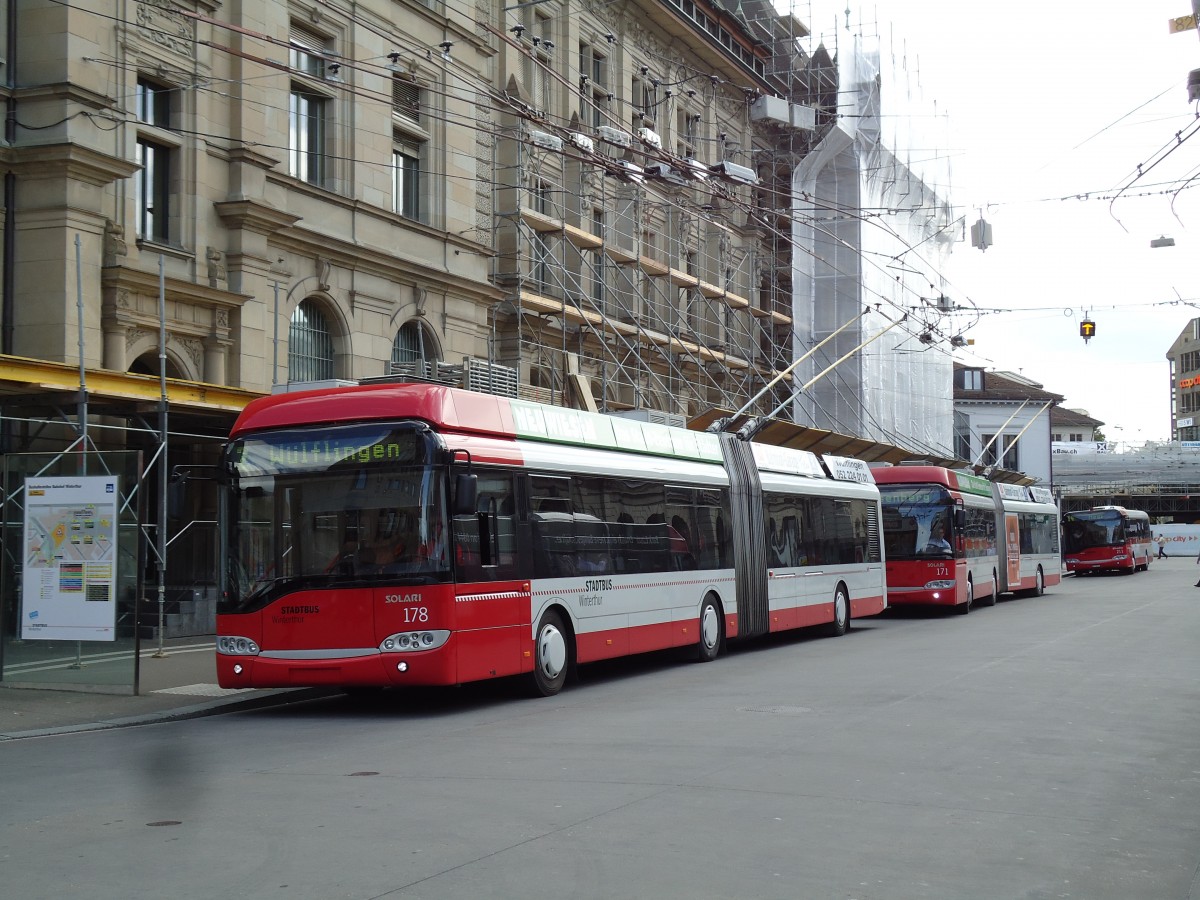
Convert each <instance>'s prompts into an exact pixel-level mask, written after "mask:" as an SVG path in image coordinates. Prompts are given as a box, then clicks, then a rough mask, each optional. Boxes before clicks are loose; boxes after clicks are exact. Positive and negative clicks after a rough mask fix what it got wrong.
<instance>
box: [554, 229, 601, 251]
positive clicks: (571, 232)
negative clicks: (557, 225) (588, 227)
mask: <svg viewBox="0 0 1200 900" xmlns="http://www.w3.org/2000/svg"><path fill="white" fill-rule="evenodd" d="M563 234H564V235H566V238H567V240H568V241H570V242H571V243H572V244H574V245H575V246H576V247H578V248H579V249H580V250H599V249H600V248H601V247H603V246H604V238H602V237H599V236H597V235H594V234H592V233H591V232H590V231H584V230H583V229H582V228H576V227H575V226H574V225H563Z"/></svg>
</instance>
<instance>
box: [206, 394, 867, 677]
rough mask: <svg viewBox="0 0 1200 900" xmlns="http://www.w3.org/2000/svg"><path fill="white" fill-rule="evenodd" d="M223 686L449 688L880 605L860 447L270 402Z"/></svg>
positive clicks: (376, 400) (387, 406) (249, 464)
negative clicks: (844, 453) (813, 449)
mask: <svg viewBox="0 0 1200 900" xmlns="http://www.w3.org/2000/svg"><path fill="white" fill-rule="evenodd" d="M220 477H221V479H222V480H223V482H224V485H223V489H222V491H221V497H222V501H221V510H220V520H221V523H222V526H221V527H222V539H221V541H220V544H219V546H220V548H221V550H220V552H221V555H222V558H221V559H220V560H219V561H218V563H219V566H220V571H222V572H224V573H226V577H225V583H224V586H223V594H222V599H221V605H220V609H219V612H218V616H217V635H218V636H217V671H218V677H219V681H220V683H221V685H222V686H223V687H227V688H237V687H281V686H293V685H337V686H342V687H347V688H350V687H355V686H364V687H366V686H375V687H383V686H405V685H452V684H460V683H464V682H470V681H477V680H482V679H489V678H497V677H501V676H510V675H521V674H524V675H526V676H527V677H528V678H529V680H530V683H531V685H532V687H533V688H534V690H535V691H536V693H540V694H543V695H550V694H554V693H556V692H557V691H559V690H560V689H561V688H562V686H563V684H564V682H565V680H566V677H567V675H568V673H569V672H570V671H571V670H572V669H573V667H574V666H575V665H576V664H579V663H587V662H591V661H594V660H600V659H605V658H611V657H619V656H624V655H627V654H633V653H641V652H645V651H651V650H657V649H662V648H667V647H689V646H690V647H693V648H695V651H696V655H697V657H698V658H699V659H701V660H710V659H713V658H715V657H716V656H717V655H718V654H719V653H720V651H721V649H722V647H723V644H724V641H725V639H726V638H747V637H754V636H757V635H763V634H767V633H769V632H774V631H781V630H784V629H790V628H801V627H805V626H813V625H824V626H825V627H826V628H827V629H828V630H829V631H830V632H831V633H833V634H841V633H842V632H844V631H845V630H846V629H847V627H848V626H849V623H850V618H851V617H852V616H853V617H857V616H864V615H871V614H874V613H879V612H881V611H882V610H883V609H884V607H885V606H886V602H887V601H886V595H885V589H884V574H883V560H882V554H881V542H880V539H879V534H880V531H879V522H880V508H879V492H878V490H877V489H876V488H875V485H874V484H873V482H872V479H871V476H870V472H869V470H868V469H867V467H866V465H865V464H864V463H862V462H861V461H858V460H851V459H840V458H834V457H825V458H824V459H821V458H818V457H817V456H815V455H813V454H812V453H808V452H804V451H797V450H787V449H782V448H779V447H773V446H766V445H760V444H753V443H747V442H745V441H743V440H741V439H739V438H737V437H736V436H734V435H715V434H705V433H699V432H694V431H688V430H686V429H680V428H669V427H666V426H663V425H658V424H653V423H644V422H637V421H633V420H629V419H623V418H618V417H615V416H607V415H597V414H594V413H586V412H581V411H578V410H571V409H563V408H559V407H552V406H543V405H539V404H535V403H527V402H523V401H520V400H515V399H506V398H503V397H497V396H492V395H485V394H477V393H472V392H469V391H463V390H458V389H455V388H449V387H443V386H440V385H425V384H376V385H360V386H353V387H341V388H332V389H326V390H316V391H303V392H299V393H289V394H282V395H277V396H272V397H267V398H262V399H260V400H256V401H254V402H253V403H251V404H250V405H249V406H247V407H246V409H245V411H244V412H243V413H242V415H241V416H240V417H239V419H238V421H237V423H236V425H235V426H234V429H233V432H232V434H231V436H230V440H229V443H228V444H227V445H226V448H225V451H224V457H223V464H222V472H221V476H220Z"/></svg>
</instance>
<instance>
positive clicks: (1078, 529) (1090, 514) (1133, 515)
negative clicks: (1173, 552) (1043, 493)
mask: <svg viewBox="0 0 1200 900" xmlns="http://www.w3.org/2000/svg"><path fill="white" fill-rule="evenodd" d="M1063 551H1064V552H1065V554H1066V562H1067V571H1068V572H1074V573H1075V574H1076V575H1089V574H1091V573H1092V572H1121V573H1122V574H1125V575H1130V574H1132V573H1134V572H1137V571H1139V570H1143V571H1144V570H1146V569H1149V568H1150V560H1151V559H1152V558H1153V557H1154V552H1153V550H1152V548H1151V544H1150V516H1149V515H1148V514H1147V513H1145V512H1143V511H1142V510H1140V509H1126V508H1125V507H1123V506H1094V507H1092V508H1091V509H1089V510H1083V511H1080V512H1073V513H1067V514H1066V515H1065V516H1063Z"/></svg>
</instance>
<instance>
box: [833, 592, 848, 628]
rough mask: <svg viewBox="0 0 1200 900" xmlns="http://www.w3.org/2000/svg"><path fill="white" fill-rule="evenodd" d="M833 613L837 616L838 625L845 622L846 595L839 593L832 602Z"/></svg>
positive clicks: (840, 625) (842, 624)
mask: <svg viewBox="0 0 1200 900" xmlns="http://www.w3.org/2000/svg"><path fill="white" fill-rule="evenodd" d="M833 614H834V615H835V616H837V623H838V627H839V628H841V627H843V626H844V625H845V624H846V595H845V594H842V593H839V594H838V595H837V600H835V601H834V604H833Z"/></svg>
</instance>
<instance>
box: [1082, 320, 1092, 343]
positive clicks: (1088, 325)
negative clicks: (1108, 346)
mask: <svg viewBox="0 0 1200 900" xmlns="http://www.w3.org/2000/svg"><path fill="white" fill-rule="evenodd" d="M1079 336H1080V337H1081V338H1083V342H1084V343H1085V344H1086V343H1087V342H1088V341H1090V340H1091V339H1092V338H1094V337H1095V336H1096V323H1095V322H1093V321H1092V320H1091V319H1084V320H1083V321H1082V322H1080V323H1079Z"/></svg>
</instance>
